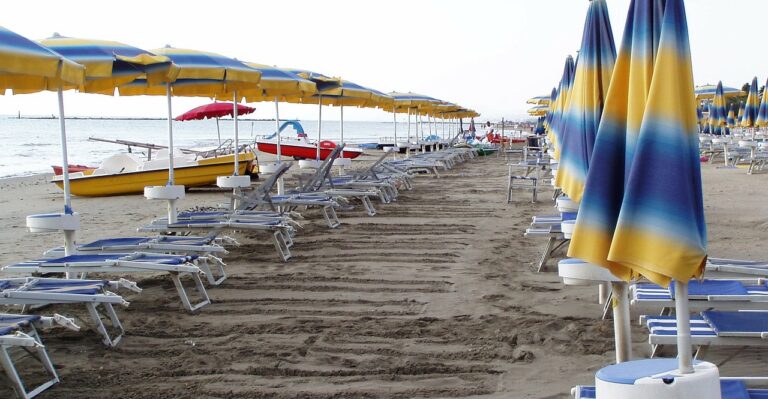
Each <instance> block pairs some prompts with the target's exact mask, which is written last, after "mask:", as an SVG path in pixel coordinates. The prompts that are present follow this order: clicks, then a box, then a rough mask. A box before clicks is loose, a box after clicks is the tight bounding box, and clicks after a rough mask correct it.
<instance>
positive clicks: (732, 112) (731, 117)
mask: <svg viewBox="0 0 768 399" xmlns="http://www.w3.org/2000/svg"><path fill="white" fill-rule="evenodd" d="M726 120H727V124H728V128H729V129H733V128H734V126H736V104H731V108H730V109H729V110H728V117H727V118H726Z"/></svg>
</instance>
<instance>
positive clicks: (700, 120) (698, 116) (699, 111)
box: [696, 104, 704, 131]
mask: <svg viewBox="0 0 768 399" xmlns="http://www.w3.org/2000/svg"><path fill="white" fill-rule="evenodd" d="M696 120H697V122H698V124H699V131H701V130H702V126H703V124H704V111H702V109H701V104H699V105H697V106H696Z"/></svg>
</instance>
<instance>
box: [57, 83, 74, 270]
mask: <svg viewBox="0 0 768 399" xmlns="http://www.w3.org/2000/svg"><path fill="white" fill-rule="evenodd" d="M57 95H58V99H59V132H60V133H61V162H62V164H61V179H62V182H63V185H64V213H65V214H67V215H71V214H72V203H71V200H72V199H71V197H72V192H71V191H70V187H69V156H68V154H67V129H66V123H65V122H64V90H63V89H62V88H61V86H59V90H58V92H57ZM75 232H76V231H75V230H64V256H69V255H72V254H74V253H75ZM70 277H71V276H70V275H69V273H67V278H70Z"/></svg>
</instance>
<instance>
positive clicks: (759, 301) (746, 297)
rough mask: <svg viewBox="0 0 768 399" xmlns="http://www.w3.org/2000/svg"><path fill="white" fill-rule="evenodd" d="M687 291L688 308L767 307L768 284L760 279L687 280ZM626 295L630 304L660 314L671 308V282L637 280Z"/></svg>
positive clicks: (672, 298) (673, 302) (666, 312)
mask: <svg viewBox="0 0 768 399" xmlns="http://www.w3.org/2000/svg"><path fill="white" fill-rule="evenodd" d="M688 291H689V293H688V298H689V301H688V303H689V305H688V306H689V307H690V309H691V310H692V311H700V310H705V309H719V310H745V309H764V310H768V285H766V281H765V280H763V279H752V280H747V279H744V280H736V279H728V280H703V281H697V280H691V281H690V282H689V283H688ZM630 295H631V298H632V300H631V305H632V306H634V307H636V308H640V309H642V310H661V314H662V315H666V314H670V312H671V311H672V309H674V307H675V301H674V298H675V294H674V285H670V288H664V287H661V286H659V285H656V284H651V283H637V284H634V285H632V286H631V287H630Z"/></svg>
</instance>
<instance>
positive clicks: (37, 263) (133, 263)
mask: <svg viewBox="0 0 768 399" xmlns="http://www.w3.org/2000/svg"><path fill="white" fill-rule="evenodd" d="M197 259H198V257H197V256H195V255H166V254H154V253H144V252H134V253H115V254H89V255H70V256H64V257H61V258H51V259H38V260H34V261H29V262H21V263H15V264H12V265H8V266H5V267H3V268H2V270H3V271H4V272H25V273H69V274H79V275H80V278H85V276H86V275H87V274H88V273H108V274H116V273H118V274H125V273H145V272H150V273H167V274H169V275H170V276H171V279H172V280H173V283H174V285H175V286H176V292H178V294H179V298H180V299H181V302H182V304H183V305H184V307H185V308H186V309H187V310H189V311H195V310H197V309H200V308H202V307H203V306H206V305H208V304H209V303H211V300H210V299H209V298H208V293H207V292H206V290H205V286H204V285H203V281H202V280H201V278H200V275H201V274H204V272H203V271H202V270H201V269H200V267H198V266H197V265H196V264H195V263H196V261H197ZM182 275H187V276H189V277H190V278H192V281H193V282H194V284H195V290H196V291H197V293H198V295H199V296H200V298H201V299H200V301H199V302H198V303H197V304H192V303H191V302H190V300H189V296H188V295H187V291H186V289H185V288H184V285H183V284H182V282H181V276H182ZM74 281H76V280H74Z"/></svg>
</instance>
